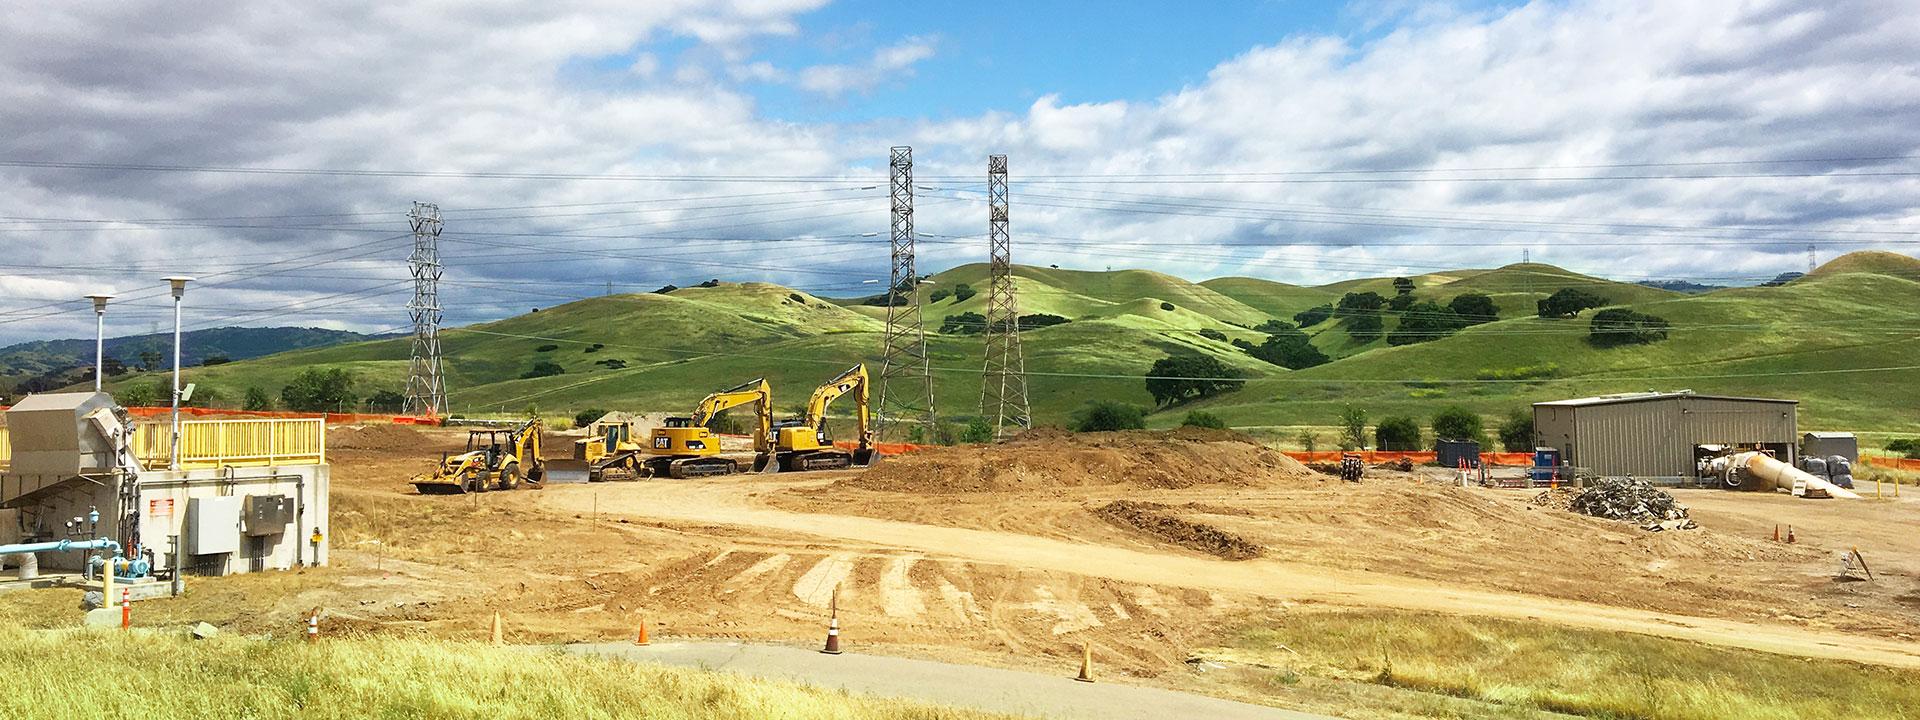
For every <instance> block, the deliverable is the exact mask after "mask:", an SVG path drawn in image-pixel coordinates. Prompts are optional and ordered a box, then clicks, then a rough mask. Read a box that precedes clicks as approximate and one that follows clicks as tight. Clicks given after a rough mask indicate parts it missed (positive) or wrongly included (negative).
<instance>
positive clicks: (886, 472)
mask: <svg viewBox="0 0 1920 720" xmlns="http://www.w3.org/2000/svg"><path fill="white" fill-rule="evenodd" d="M1221 438H1224V439H1221ZM1312 478H1313V471H1311V470H1308V469H1307V467H1306V466H1305V465H1301V464H1300V463H1299V461H1296V460H1294V459H1292V458H1289V457H1287V456H1286V455H1283V454H1281V453H1280V452H1279V451H1277V450H1273V449H1272V448H1268V447H1265V446H1262V445H1259V444H1258V443H1254V442H1252V441H1250V440H1247V439H1244V438H1241V437H1235V436H1232V435H1221V434H1219V433H1218V432H1217V431H1202V432H1195V431H1194V430H1193V429H1191V428H1189V429H1186V430H1181V431H1172V432H1151V431H1127V432H1113V433H1066V432H1062V431H1058V430H1035V431H1031V432H1027V433H1024V434H1022V435H1020V436H1019V437H1017V438H1015V439H1013V440H1011V441H1008V442H1005V443H999V444H994V445H972V446H964V447H952V448H927V449H924V450H919V451H915V452H913V453H910V454H906V455H901V456H899V457H893V458H888V459H887V460H886V461H884V462H881V463H879V464H878V465H875V466H874V468H873V469H872V470H869V471H867V472H865V473H862V474H860V475H858V476H855V477H851V478H847V479H845V480H841V481H840V483H841V484H844V485H846V486H848V487H854V488H860V489H865V490H882V491H889V492H916V493H980V492H1004V491H1018V490H1036V489H1045V488H1061V487H1087V486H1096V485H1131V486H1136V487H1147V488H1156V489H1178V488H1187V487H1193V486H1196V485H1216V484H1217V485H1232V486H1261V485H1272V484H1276V483H1290V482H1297V481H1301V480H1310V479H1312Z"/></svg>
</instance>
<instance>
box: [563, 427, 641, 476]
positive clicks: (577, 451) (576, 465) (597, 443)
mask: <svg viewBox="0 0 1920 720" xmlns="http://www.w3.org/2000/svg"><path fill="white" fill-rule="evenodd" d="M639 428H640V426H639V423H637V422H635V421H633V420H631V419H612V420H610V419H607V418H601V419H599V420H595V421H593V422H592V423H591V424H589V425H587V436H586V437H585V438H582V439H579V440H575V441H573V462H572V463H569V467H570V468H572V469H573V471H574V472H576V473H577V472H581V471H584V472H585V474H586V480H587V481H588V482H604V481H607V480H638V479H640V478H642V477H645V476H646V473H647V469H646V466H645V465H644V464H643V461H644V460H645V459H646V452H647V448H646V446H645V445H642V444H641V443H640V440H639V438H637V437H635V435H636V434H637V433H638V431H639ZM577 477H578V476H577V475H576V479H577Z"/></svg>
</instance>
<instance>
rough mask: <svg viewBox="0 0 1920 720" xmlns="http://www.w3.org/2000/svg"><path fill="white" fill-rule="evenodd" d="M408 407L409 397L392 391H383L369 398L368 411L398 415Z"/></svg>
mask: <svg viewBox="0 0 1920 720" xmlns="http://www.w3.org/2000/svg"><path fill="white" fill-rule="evenodd" d="M406 406H407V396H405V395H401V394H400V393H397V392H394V391H392V390H381V391H379V392H376V393H374V394H372V395H368V396H367V409H368V410H373V411H376V412H390V413H397V412H400V411H401V410H402V409H404V408H406Z"/></svg>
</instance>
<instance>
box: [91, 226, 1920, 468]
mask: <svg viewBox="0 0 1920 720" xmlns="http://www.w3.org/2000/svg"><path fill="white" fill-rule="evenodd" d="M1912 266H1920V261H1915V260H1913V259H1911V258H1905V257H1904V256H1899V255H1891V254H1888V253H1877V254H1876V253H1867V254H1856V255H1847V256H1842V257H1841V258H1836V259H1835V260H1834V261H1833V262H1831V263H1829V265H1828V266H1827V268H1823V269H1822V271H1821V272H1817V273H1815V274H1814V275H1813V276H1812V277H1809V278H1807V279H1804V280H1801V281H1796V282H1793V283H1790V284H1788V285H1786V286H1783V287H1760V288H1733V289H1725V290H1718V291H1714V292H1709V293H1704V294H1699V295H1681V294H1678V293H1673V292H1669V291H1665V290H1657V289H1652V288H1646V287H1641V286H1638V285H1632V284H1625V283H1618V282H1613V281H1608V280H1603V279H1599V278H1592V277H1588V276H1584V275H1579V274H1577V273H1571V272H1568V271H1565V270H1560V269H1558V268H1554V267H1552V266H1548V265H1540V264H1523V265H1511V266H1507V267H1504V268H1498V269H1493V270H1462V271H1454V272H1449V273H1434V274H1429V275H1421V276H1416V277H1414V278H1412V279H1413V280H1414V282H1415V284H1416V288H1415V290H1414V291H1413V293H1414V295H1415V296H1417V297H1420V298H1422V299H1431V300H1435V301H1439V302H1446V301H1448V300H1450V299H1452V298H1453V297H1455V296H1457V295H1459V294H1461V293H1463V292H1468V291H1473V292H1485V293H1488V294H1489V295H1491V296H1492V297H1493V298H1494V299H1495V301H1496V304H1497V305H1498V306H1499V307H1500V309H1501V319H1500V320H1498V321H1496V322H1492V323H1487V324H1484V325H1479V326H1475V327H1472V328H1468V329H1466V330H1463V331H1461V332H1459V333H1457V334H1455V335H1453V336H1451V337H1447V338H1443V339H1440V340H1436V341H1433V342H1427V343H1421V344H1417V345H1409V346H1405V347H1388V346H1387V345H1386V344H1385V341H1384V340H1374V341H1371V342H1359V341H1356V340H1354V339H1353V338H1352V337H1351V336H1350V335H1349V333H1347V332H1346V330H1345V328H1344V326H1343V325H1342V324H1341V323H1339V322H1334V321H1330V322H1326V323H1321V324H1319V325H1316V326H1314V327H1312V328H1308V332H1309V333H1310V334H1311V335H1312V337H1313V342H1314V343H1315V345H1316V346H1318V347H1320V348H1321V349H1322V350H1323V351H1324V352H1326V353H1327V354H1329V355H1330V356H1333V357H1335V358H1336V360H1335V361H1334V362H1332V363H1329V364H1327V365H1322V366H1319V367H1315V368H1309V369H1306V370H1302V371H1297V372H1295V371H1288V370H1286V369H1284V368H1280V367H1278V366H1274V365H1269V364H1267V363H1264V362H1261V361H1259V360H1255V359H1253V358H1252V357H1250V356H1248V355H1246V354H1245V353H1244V352H1241V351H1240V350H1239V349H1238V348H1235V347H1233V346H1232V345H1231V344H1230V343H1229V342H1227V341H1221V340H1217V339H1209V338H1208V337H1205V336H1203V335H1202V333H1203V332H1205V333H1207V334H1208V335H1215V334H1216V333H1217V335H1216V337H1218V336H1224V337H1226V338H1228V340H1236V339H1239V340H1248V341H1254V342H1258V341H1259V340H1260V339H1262V335H1261V334H1260V333H1256V332H1254V331H1252V330H1251V329H1250V328H1251V327H1252V326H1254V325H1258V324H1259V323H1261V322H1265V321H1266V320H1267V319H1274V318H1278V319H1283V320H1285V319H1290V318H1291V316H1292V313H1293V312H1297V311H1298V310H1300V309H1305V308H1307V307H1311V306H1313V305H1317V304H1321V303H1324V302H1330V301H1332V300H1334V299H1337V298H1338V297H1339V295H1340V294H1341V293H1343V292H1347V291H1356V290H1359V291H1365V290H1371V291H1374V292H1380V293H1382V294H1383V295H1391V294H1392V293H1393V288H1392V284H1391V279H1390V278H1377V279H1370V280H1356V281H1347V282H1342V283H1336V284H1333V285H1328V286H1324V287H1317V288H1309V287H1298V286H1292V285H1285V284H1282V283H1274V282H1270V281H1265V280H1258V279H1252V278H1221V279H1217V280H1209V281H1207V282H1205V283H1191V282H1187V281H1185V280H1181V279H1179V278H1175V277H1172V276H1168V275H1163V274H1160V273H1153V272H1148V271H1139V270H1126V271H1112V272H1087V271H1072V270H1057V269H1049V268H1035V267H1026V266H1021V267H1019V268H1018V269H1017V275H1018V277H1019V283H1020V289H1021V300H1020V302H1021V311H1022V313H1024V314H1032V313H1047V314H1055V315H1060V316H1062V317H1066V318H1069V319H1071V320H1072V322H1069V323H1067V324H1064V325H1056V326H1052V327H1047V328H1041V329H1037V330H1029V331H1028V332H1025V333H1023V334H1022V340H1023V345H1024V350H1025V356H1026V361H1027V362H1026V368H1027V370H1028V371H1029V373H1030V374H1031V377H1030V385H1031V397H1032V399H1033V404H1034V413H1035V417H1036V418H1037V419H1038V421H1039V422H1041V423H1056V424H1057V423H1063V422H1065V421H1066V418H1067V415H1068V414H1069V413H1070V412H1072V411H1073V410H1074V409H1075V408H1077V407H1079V406H1080V405H1081V404H1083V403H1084V402H1086V401H1087V400H1091V399H1096V398H1110V399H1117V400H1122V401H1126V402H1131V403H1135V404H1140V405H1148V404H1150V400H1151V398H1150V397H1149V396H1148V394H1147V393H1146V391H1145V387H1144V383H1142V382H1141V380H1140V379H1139V378H1140V376H1142V375H1143V374H1145V372H1146V371H1147V369H1148V368H1149V367H1151V365H1152V364H1153V362H1154V361H1155V360H1156V359H1159V358H1161V357H1165V356H1167V355H1170V354H1176V353H1197V354H1204V355H1211V356H1213V357H1217V358H1219V359H1220V360H1222V361H1223V362H1225V363H1226V364H1227V365H1228V366H1230V367H1233V368H1234V369H1235V370H1236V371H1237V372H1240V373H1242V374H1243V375H1244V376H1245V377H1246V378H1247V379H1248V383H1247V385H1246V387H1245V388H1244V389H1242V390H1240V391H1238V392H1235V393H1230V394H1228V395H1225V396H1222V397H1218V398H1213V399H1209V400H1206V401H1203V402H1200V403H1197V404H1195V405H1194V406H1193V408H1204V409H1207V410H1209V411H1211V412H1215V413H1216V414H1218V415H1220V416H1222V417H1223V418H1225V419H1226V420H1227V421H1228V422H1229V423H1231V424H1233V425H1236V426H1241V427H1248V428H1258V427H1271V426H1293V425H1328V424H1332V423H1333V422H1334V421H1335V419H1336V418H1337V417H1338V415H1339V413H1340V410H1341V408H1342V406H1344V405H1347V404H1353V405H1355V406H1356V407H1360V408H1361V409H1364V410H1367V411H1368V412H1369V413H1370V414H1371V415H1372V416H1373V417H1375V418H1379V417H1381V416H1384V415H1388V414H1406V415H1412V416H1414V417H1416V418H1426V417H1429V416H1431V415H1432V413H1433V412H1434V411H1435V410H1437V409H1438V408H1439V407H1441V406H1442V405H1445V404H1461V405H1465V406H1467V407H1469V408H1472V409H1475V410H1477V411H1480V412H1483V413H1488V414H1504V413H1506V412H1508V411H1511V410H1514V409H1518V408H1523V407H1525V406H1527V405H1528V404H1530V403H1532V402H1536V401H1541V400H1550V399H1560V398H1567V397H1578V396H1584V395H1594V394H1604V393H1615V392H1637V391H1645V390H1650V389H1660V390H1676V389H1681V388H1691V389H1693V390H1696V391H1699V392H1702V393H1722V394H1734V395H1755V396H1768V397H1787V398H1794V399H1798V400H1800V401H1801V424H1802V425H1803V426H1805V427H1807V428H1809V429H1844V430H1854V431H1860V432H1892V433H1912V432H1920V417H1916V416H1914V415H1913V414H1912V413H1911V412H1908V411H1907V409H1908V408H1911V407H1913V406H1914V405H1915V404H1920V384H1916V383H1901V382H1893V380H1896V379H1897V378H1899V377H1901V376H1900V375H1898V374H1889V373H1885V372H1881V373H1856V372H1845V371H1846V370H1848V369H1850V368H1871V367H1887V366H1900V365H1903V364H1908V363H1909V361H1908V360H1905V359H1904V358H1911V357H1914V356H1915V355H1916V354H1920V353H1916V351H1917V350H1920V281H1915V280H1912V279H1907V275H1909V274H1910V273H1912V272H1913V268H1912ZM985 272H986V271H985V268H984V266H981V265H965V266H961V267H958V268H954V269H952V270H949V271H946V272H944V273H940V274H938V275H935V276H933V278H932V280H933V284H931V285H928V286H927V287H928V288H930V290H929V293H931V291H932V290H931V289H945V290H951V289H953V288H955V287H957V286H958V285H960V284H967V285H969V286H971V287H972V288H973V289H974V290H976V291H977V292H978V294H976V295H974V296H972V297H970V298H968V299H966V300H964V301H960V300H956V299H954V298H952V297H947V298H943V299H942V300H941V301H939V302H937V303H929V304H927V305H926V306H925V307H924V308H923V314H924V317H925V321H926V324H927V326H928V329H929V331H930V334H929V336H928V347H929V351H930V356H931V358H932V360H931V363H930V364H931V365H932V367H933V371H934V376H935V379H936V392H937V396H938V405H939V406H940V408H941V410H942V414H943V415H945V416H950V417H956V418H964V417H966V416H969V415H972V414H974V413H977V412H978V410H979V403H980V385H979V383H980V368H981V366H982V363H983V348H982V343H981V339H980V337H979V336H978V335H970V334H941V333H938V332H931V331H933V330H936V329H937V328H939V327H940V325H941V323H942V321H943V320H944V318H946V317H947V316H949V315H958V314H960V313H964V312H982V311H983V310H984V308H985V302H986V288H985V285H986V276H985ZM1563 287H1577V288H1581V289H1585V290H1589V291H1592V292H1596V293H1598V294H1600V295H1602V296H1604V297H1607V298H1608V299H1609V300H1610V301H1612V302H1615V303H1619V304H1622V306H1624V307H1629V308H1631V309H1634V310H1637V311H1641V312H1647V313H1652V314H1655V315H1658V316H1660V317H1663V318H1666V319H1667V320H1669V321H1670V322H1671V323H1673V327H1672V328H1671V330H1670V332H1669V337H1668V339H1666V340H1664V341H1661V342H1658V343H1654V344H1652V345H1644V346H1631V347H1624V348H1598V347H1594V346H1592V345H1590V344H1589V343H1588V342H1587V339H1586V337H1587V329H1588V324H1589V317H1588V316H1590V315H1591V314H1592V313H1591V312H1588V313H1585V314H1583V315H1582V316H1581V317H1578V318H1574V319H1567V320H1547V319H1541V318H1538V317H1534V313H1533V305H1534V302H1535V301H1536V300H1538V299H1539V298H1542V297H1545V296H1546V295H1548V294H1550V293H1551V292H1552V291H1554V290H1556V289H1559V288H1563ZM884 315H885V308H879V307H872V306H865V305H859V304H857V303H854V302H852V301H849V300H844V299H842V300H833V299H827V298H818V297H814V296H811V295H808V294H805V293H800V292H796V291H793V290H790V289H787V288H783V287H780V286H776V285H769V284H764V283H747V284H723V285H721V286H719V287H713V288H683V289H680V290H678V291H675V292H674V293H672V294H670V295H660V294H636V295H616V296H607V297H596V298H590V299H586V300H580V301H576V302H572V303H567V304H565V305H560V306H557V307H550V308H544V309H542V310H540V311H539V312H535V313H529V314H526V315H521V316H517V317H513V318H508V319H504V320H500V321H496V322H491V323H483V324H479V325H475V326H470V327H464V328H449V329H446V330H443V331H442V333H443V334H442V337H443V347H444V349H445V352H446V356H447V374H448V387H449V388H450V390H451V397H450V400H451V403H452V411H453V412H455V413H464V414H478V413H500V412H506V413H518V412H521V411H523V410H525V409H526V408H527V407H529V406H537V407H538V408H540V409H541V410H543V411H546V412H561V413H566V412H569V411H571V410H576V409H584V408H587V407H597V408H605V409H634V410H678V409H680V408H683V407H690V406H691V405H692V404H693V403H694V402H695V401H697V400H698V399H699V398H700V396H702V395H704V394H705V393H707V392H710V391H713V390H717V389H720V388H723V387H726V386H729V385H732V384H735V383H739V382H744V381H746V380H749V379H752V378H755V377H763V376H764V377H767V378H769V379H770V380H771V381H772V382H773V384H774V388H775V393H776V398H778V400H777V401H776V404H777V405H779V406H781V408H782V409H783V410H784V409H786V408H788V407H790V406H791V405H793V404H795V403H797V402H798V401H799V400H800V399H801V398H803V397H804V396H805V394H806V393H807V392H808V391H809V390H811V388H812V387H813V386H814V385H815V384H817V383H819V382H822V381H824V380H825V379H827V378H829V377H831V376H832V375H834V374H835V373H837V372H838V371H840V370H842V369H844V368H845V367H847V366H850V365H852V364H853V363H854V362H861V361H864V362H868V363H869V364H870V365H872V366H874V369H876V370H877V368H878V363H879V354H880V353H879V351H880V342H881V338H882V330H883V327H884V321H883V318H884ZM1397 322H1398V321H1397V319H1395V318H1394V317H1392V316H1391V315H1389V316H1388V318H1387V330H1389V331H1391V330H1392V329H1393V327H1395V326H1396V325H1397ZM596 345H597V346H598V347H596ZM409 347H410V346H409V342H408V341H407V340H405V339H399V340H388V341H380V342H368V343H356V344H351V345H341V346H335V347H329V348H323V349H317V350H304V351H295V352H289V353H282V354H279V355H274V356H269V357H265V358H260V359H256V360H249V361H243V362H234V363H229V364H227V365H221V366H217V367H209V368H193V369H190V370H189V371H188V373H187V375H188V377H187V380H188V381H190V382H195V383H198V384H199V386H200V389H201V392H203V393H204V392H207V391H209V390H210V391H212V392H213V393H215V394H216V395H217V396H218V397H219V398H221V400H222V401H224V402H226V403H229V404H232V403H237V401H238V400H239V398H241V397H242V396H244V394H245V392H246V389H247V388H248V387H249V386H254V387H260V388H262V389H264V390H267V391H268V392H269V393H270V394H276V395H277V393H278V390H279V388H280V387H281V386H283V385H284V384H285V383H286V381H287V379H288V378H290V377H291V376H292V375H293V374H294V373H296V372H298V371H299V370H301V369H304V368H308V367H323V366H324V367H340V368H345V369H347V370H348V371H349V372H351V373H352V374H353V375H354V376H355V377H356V380H357V382H356V391H357V394H359V395H361V396H362V397H365V396H367V395H371V394H372V393H374V392H375V391H378V390H391V391H395V392H398V391H400V390H402V389H403V388H404V386H405V378H406V374H407V366H408V362H407V358H408V353H409ZM536 361H551V362H553V363H556V364H558V365H559V366H560V367H562V368H563V369H564V370H565V373H564V374H561V375H555V376H549V377H539V378H529V379H521V377H520V376H521V375H522V374H524V373H526V372H527V371H528V370H529V369H531V368H532V367H533V364H534V363H535V362H536ZM1836 371H1841V372H1836ZM157 379H158V378H157V376H153V375H135V376H130V377H126V378H122V379H120V380H119V381H117V382H115V383H113V389H121V388H125V387H127V386H128V385H130V384H133V383H149V384H151V383H153V382H156V381H157ZM1193 408H1189V407H1178V408H1171V409H1169V410H1168V411H1166V412H1162V413H1159V414H1157V415H1155V416H1154V417H1153V419H1152V423H1153V424H1156V425H1162V426H1164V425H1168V424H1172V423H1176V422H1178V420H1179V418H1180V417H1181V416H1183V415H1184V414H1185V413H1186V411H1187V410H1189V409H1193Z"/></svg>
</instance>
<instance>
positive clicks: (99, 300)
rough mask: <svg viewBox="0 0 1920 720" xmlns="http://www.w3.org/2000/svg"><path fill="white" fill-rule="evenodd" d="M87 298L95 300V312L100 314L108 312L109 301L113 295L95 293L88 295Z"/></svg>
mask: <svg viewBox="0 0 1920 720" xmlns="http://www.w3.org/2000/svg"><path fill="white" fill-rule="evenodd" d="M87 299H88V300H92V301H93V314H95V315H100V314H104V313H106V311H107V301H108V300H112V299H113V296H112V295H101V294H94V295H88V296H87Z"/></svg>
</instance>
